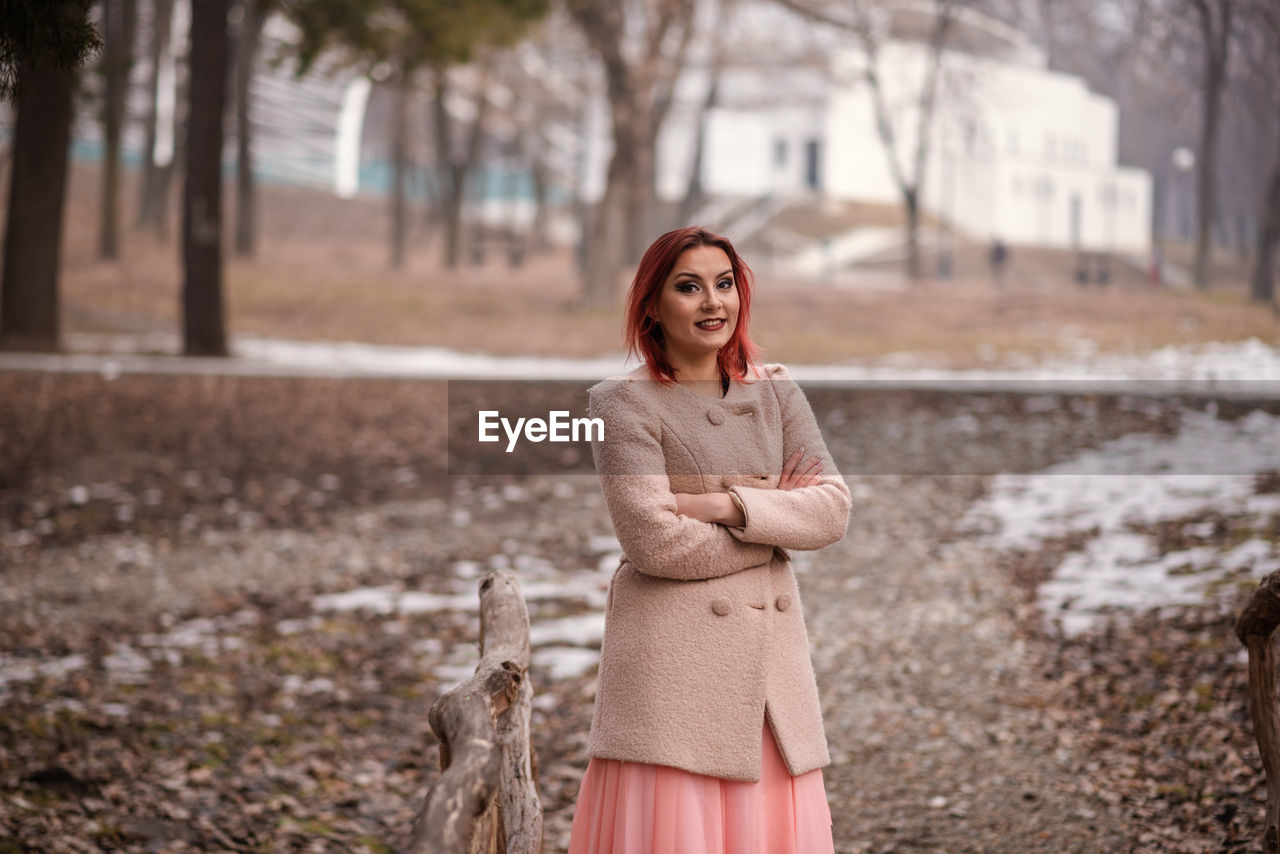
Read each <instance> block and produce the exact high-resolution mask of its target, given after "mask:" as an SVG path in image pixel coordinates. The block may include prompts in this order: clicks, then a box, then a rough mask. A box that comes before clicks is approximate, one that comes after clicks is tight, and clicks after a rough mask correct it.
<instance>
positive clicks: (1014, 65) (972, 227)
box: [592, 2, 1151, 267]
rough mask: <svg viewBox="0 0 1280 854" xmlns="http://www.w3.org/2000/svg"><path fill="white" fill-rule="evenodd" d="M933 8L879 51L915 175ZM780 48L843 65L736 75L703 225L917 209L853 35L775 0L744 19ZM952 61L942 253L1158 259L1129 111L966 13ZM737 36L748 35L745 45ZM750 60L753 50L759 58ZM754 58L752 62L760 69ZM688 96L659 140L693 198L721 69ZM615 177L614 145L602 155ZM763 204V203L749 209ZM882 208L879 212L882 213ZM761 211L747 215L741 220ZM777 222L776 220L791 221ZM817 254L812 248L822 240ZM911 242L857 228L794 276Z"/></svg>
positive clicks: (923, 7)
mask: <svg viewBox="0 0 1280 854" xmlns="http://www.w3.org/2000/svg"><path fill="white" fill-rule="evenodd" d="M931 8H932V4H912V3H909V2H900V3H898V4H896V5H895V7H894V11H893V12H892V13H891V15H890V16H889V17H887V18H885V19H884V20H883V21H882V25H883V26H884V28H885V33H886V35H885V38H884V40H883V42H882V45H881V48H880V51H879V55H878V65H877V67H878V71H879V77H880V79H881V80H882V82H883V90H884V99H885V103H886V104H888V105H890V114H891V116H892V119H893V125H894V130H895V135H896V137H897V145H898V154H899V162H901V163H902V164H904V167H903V168H904V172H905V173H906V175H907V177H908V179H912V178H913V176H914V170H913V167H912V156H911V153H912V151H913V149H914V146H915V133H916V128H917V127H918V122H919V110H918V108H917V107H916V104H918V101H919V93H920V90H921V81H922V80H923V79H924V76H925V72H926V69H927V67H928V64H929V62H930V55H929V48H928V45H927V44H926V43H925V41H924V39H923V38H916V37H915V36H913V35H912V30H913V29H914V30H915V32H916V33H920V34H924V33H927V32H928V30H929V29H930V27H931V19H928V16H929V15H931V12H930V11H928V10H930V9H931ZM739 14H740V15H741V16H742V17H743V19H744V20H746V21H748V23H747V24H744V25H743V26H745V27H747V28H748V29H750V28H751V27H752V26H754V27H755V28H756V29H757V30H760V31H762V32H764V33H766V34H767V35H768V38H770V39H774V40H775V43H782V42H785V41H787V38H788V36H787V35H786V34H787V33H790V34H791V35H790V38H791V39H792V43H794V41H795V35H794V34H795V33H803V36H801V37H800V38H803V39H807V40H808V51H809V52H810V54H811V55H812V54H813V53H815V52H817V51H821V52H822V54H823V55H824V56H825V57H827V59H828V61H829V64H828V65H827V66H826V67H825V68H822V69H817V68H813V67H810V68H807V69H806V68H803V67H797V65H794V64H793V66H792V67H790V68H779V67H776V66H775V67H762V66H760V65H759V64H756V65H754V66H753V65H750V64H747V63H746V62H742V63H740V64H739V65H738V66H737V67H734V68H732V69H730V70H727V71H725V72H724V73H723V74H722V77H721V82H720V87H721V92H722V93H723V94H722V98H721V106H719V107H717V108H715V109H713V110H712V111H710V113H709V114H708V115H707V118H706V122H707V124H706V134H707V138H706V144H705V148H704V160H703V180H704V185H705V187H706V190H707V192H708V193H709V194H710V195H711V196H712V197H713V201H712V203H711V204H710V205H709V206H708V207H707V209H706V210H705V211H704V212H703V221H708V220H709V221H711V222H715V223H716V224H717V225H720V226H722V227H724V228H725V230H726V232H728V233H729V234H730V235H731V236H733V237H735V239H738V240H743V239H747V238H750V237H751V236H753V235H755V234H756V233H758V232H759V230H760V229H764V228H768V227H769V223H770V220H771V216H772V215H774V214H776V213H777V212H778V211H780V210H781V209H783V208H784V207H786V206H787V205H788V204H790V203H794V202H796V201H797V200H804V199H809V200H815V199H822V200H827V201H828V203H830V202H833V201H834V202H837V203H838V202H857V203H863V205H862V206H863V207H864V208H865V207H874V206H877V205H878V206H882V207H884V208H886V209H891V208H892V207H895V206H899V205H900V204H901V199H902V196H901V193H900V192H899V190H898V188H897V186H896V185H895V183H894V180H893V178H892V175H891V172H890V168H889V165H888V160H887V156H886V151H885V147H884V144H883V143H882V142H881V139H880V138H879V135H878V133H877V129H876V127H877V125H876V114H875V111H874V109H873V103H872V98H871V91H870V88H869V86H868V85H867V83H866V82H865V78H864V75H863V73H862V72H863V69H864V68H865V65H864V63H865V62H866V58H865V55H864V53H863V51H862V50H861V48H860V47H859V46H858V44H857V43H856V42H855V41H854V39H853V37H852V35H850V34H845V33H838V32H836V31H834V30H832V29H830V28H823V27H818V26H816V25H814V24H812V23H810V22H807V21H804V20H802V19H800V18H798V17H795V16H794V15H792V14H790V13H787V12H783V11H782V10H780V9H778V8H777V7H776V6H771V5H770V4H766V3H761V4H757V5H754V6H750V5H748V6H745V7H742V10H741V12H740V13H739ZM958 14H959V17H958V18H957V19H956V21H955V22H954V23H953V29H952V40H951V41H950V42H949V44H956V45H958V47H955V48H949V49H948V50H947V51H945V52H944V54H943V72H942V74H941V76H940V90H939V93H938V100H937V109H936V112H935V118H934V122H933V129H932V134H931V145H930V148H929V157H928V160H927V165H926V168H925V176H926V177H925V181H924V186H923V194H922V199H921V202H922V208H923V211H924V213H925V215H926V219H927V220H928V222H929V223H932V225H931V226H926V228H925V229H924V232H925V233H924V234H923V235H922V238H923V241H922V242H923V243H924V244H925V246H926V247H928V246H929V245H930V244H931V242H932V243H936V242H937V241H938V240H939V239H940V237H941V235H942V234H943V232H945V231H947V228H948V226H949V227H950V228H951V229H953V230H954V232H955V233H956V234H958V235H959V236H961V237H962V238H968V239H970V240H974V241H979V242H986V241H990V240H993V239H995V238H1000V239H1001V240H1003V241H1005V242H1006V243H1009V244H1015V245H1017V244H1021V245H1036V246H1044V247H1057V248H1064V249H1080V250H1083V251H1088V252H1108V253H1110V252H1116V253H1124V254H1132V255H1145V254H1146V253H1147V252H1148V251H1149V249H1150V218H1151V180H1150V176H1149V175H1148V174H1147V173H1146V172H1145V171H1143V170H1140V169H1132V168H1126V167H1120V166H1118V165H1117V163H1116V142H1117V111H1116V105H1115V103H1114V102H1113V101H1111V100H1110V99H1108V98H1105V97H1102V96H1100V95H1097V94H1095V93H1092V92H1090V91H1089V90H1088V88H1087V87H1086V85H1085V83H1084V81H1083V80H1081V79H1080V78H1077V77H1073V76H1071V75H1067V74H1062V73H1059V72H1055V71H1051V70H1049V69H1048V68H1047V64H1046V61H1045V57H1044V55H1043V53H1042V52H1041V51H1040V50H1039V49H1037V48H1036V47H1035V46H1034V44H1032V43H1031V41H1030V40H1029V39H1028V38H1026V37H1025V36H1024V35H1022V34H1021V33H1019V32H1017V31H1016V30H1013V29H1012V28H1010V27H1008V26H1007V25H1005V24H1003V23H1001V22H999V21H996V20H994V19H992V18H989V17H986V16H982V15H979V14H977V13H973V12H971V11H969V10H966V9H959V10H958ZM734 37H735V38H737V36H736V35H735V36H734ZM745 53H748V54H750V53H751V51H745ZM748 59H750V57H748ZM685 78H686V79H684V80H682V81H681V86H680V88H679V92H680V93H681V99H680V100H679V101H678V103H677V104H676V106H675V107H674V108H673V110H672V114H671V116H670V118H669V119H668V123H667V125H666V126H664V129H663V134H662V136H661V138H660V141H659V154H658V163H659V166H658V169H659V176H658V189H659V195H660V196H661V197H662V198H663V199H665V200H669V201H670V200H675V199H678V198H680V197H681V196H682V195H683V193H684V191H685V187H686V186H687V183H688V176H689V173H690V169H691V153H692V151H693V150H694V142H693V140H694V136H695V130H696V127H697V122H698V116H699V110H698V107H697V104H698V103H699V102H700V101H701V99H702V96H703V93H704V92H705V87H706V85H707V74H706V72H705V70H699V69H696V68H695V69H694V70H691V71H689V72H686V74H685ZM596 149H597V152H599V153H598V155H597V157H596V160H597V162H596V163H595V168H594V169H593V170H592V171H593V172H594V173H595V174H596V175H598V176H599V175H602V174H603V170H604V166H605V162H606V161H605V156H606V154H607V143H606V144H604V145H601V146H596ZM751 199H756V200H758V203H757V204H754V205H752V204H744V201H746V202H749V201H750V200H751ZM866 203H870V205H868V204H866ZM733 210H737V211H740V212H742V211H745V212H746V213H744V214H743V215H742V216H739V217H738V218H737V219H735V218H734V216H733V214H732V213H730V212H731V211H733ZM775 224H776V223H775ZM810 242H811V243H812V241H810ZM902 242H903V236H902V229H901V228H898V227H889V226H887V225H885V224H884V223H883V222H881V223H880V224H879V225H876V224H875V223H872V222H867V223H861V224H859V223H851V226H850V228H849V229H848V231H847V232H845V233H842V234H836V235H827V236H826V237H825V239H824V241H823V245H822V246H821V247H814V246H809V247H805V246H804V245H803V242H802V241H800V242H795V241H793V244H792V245H793V246H794V248H795V253H794V255H793V257H792V259H791V260H792V261H793V262H794V266H798V267H812V266H814V265H815V264H817V263H818V261H817V260H816V257H815V253H816V252H821V253H823V254H824V258H825V260H824V261H823V263H825V264H827V265H828V266H829V265H830V262H831V253H832V252H833V251H835V252H837V254H838V255H839V258H838V259H837V261H838V263H842V264H843V263H851V262H853V261H856V260H857V258H858V257H859V256H860V255H865V254H869V253H874V252H880V253H883V252H884V251H885V250H886V249H892V247H893V245H894V244H895V243H896V244H897V245H898V246H899V248H900V247H901V244H902Z"/></svg>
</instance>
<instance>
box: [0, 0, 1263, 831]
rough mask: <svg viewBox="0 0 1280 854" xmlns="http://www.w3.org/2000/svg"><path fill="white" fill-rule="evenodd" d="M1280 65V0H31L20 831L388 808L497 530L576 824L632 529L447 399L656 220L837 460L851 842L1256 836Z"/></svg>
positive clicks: (19, 246) (13, 68)
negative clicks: (681, 243)
mask: <svg viewBox="0 0 1280 854" xmlns="http://www.w3.org/2000/svg"><path fill="white" fill-rule="evenodd" d="M1277 80H1280V6H1277V2H1276V0H6V2H4V3H3V4H0V199H2V200H3V205H0V217H3V223H4V225H3V229H4V231H3V234H4V238H3V240H4V243H3V265H2V267H0V851H41V852H63V851H66V852H83V851H93V850H126V851H149V852H155V851H183V850H200V851H205V850H207V851H264V850H270V851H369V852H385V851H392V850H402V849H403V848H404V847H405V845H406V844H407V842H408V840H409V837H410V830H411V827H412V822H413V818H414V815H415V813H416V811H417V809H418V807H419V806H420V805H421V804H422V800H423V796H424V792H425V790H426V786H427V785H429V784H430V783H432V782H433V781H434V780H435V779H437V778H438V774H439V771H438V760H439V751H438V745H437V742H436V736H435V735H433V733H432V732H431V730H430V728H429V726H428V725H427V720H426V711H427V709H428V708H429V706H430V704H431V703H432V702H433V701H434V700H435V698H436V697H438V696H440V695H441V694H442V693H444V692H445V691H447V690H448V689H449V688H450V687H452V686H454V685H457V684H458V683H459V682H461V681H463V680H465V679H467V678H468V677H469V676H470V675H471V673H472V671H473V668H474V667H475V664H476V649H475V641H476V638H477V634H478V631H479V627H478V620H477V599H476V587H477V584H478V583H479V582H480V580H481V579H482V578H483V577H484V575H485V573H486V572H487V571H489V570H491V569H503V570H509V571H512V572H514V573H515V574H516V575H517V576H518V578H519V579H520V583H521V584H522V586H523V592H524V596H525V599H526V601H527V603H528V607H529V612H530V615H531V617H532V637H531V643H532V649H533V653H532V663H531V667H530V671H529V673H530V679H531V680H532V683H533V686H534V690H535V697H534V701H533V710H532V721H533V746H534V748H535V750H536V752H537V755H538V757H539V771H538V788H539V792H540V795H541V797H542V807H543V814H544V818H545V823H544V849H543V850H545V851H548V852H550V851H562V850H564V848H565V845H566V843H567V839H568V831H569V826H570V821H571V817H572V812H573V804H574V798H575V795H576V792H577V786H578V783H579V780H580V778H581V774H582V772H583V770H584V769H585V767H586V763H587V733H588V731H589V727H590V719H591V710H592V701H593V699H594V695H595V671H596V663H597V661H598V655H599V648H600V644H601V638H602V635H603V622H604V609H605V604H606V601H607V592H608V585H609V582H610V578H611V575H612V573H613V571H614V570H615V569H616V567H617V566H618V561H619V558H620V555H621V549H620V546H619V544H618V541H617V539H616V538H615V537H614V535H613V531H612V527H611V522H610V519H609V514H608V512H607V508H605V507H604V506H603V502H602V499H601V495H600V492H599V488H598V484H597V483H596V480H595V478H594V475H592V474H590V473H589V472H590V453H589V450H588V449H587V448H586V447H585V446H580V447H577V448H574V449H571V450H572V451H573V453H565V454H557V455H553V457H549V458H550V459H552V462H550V463H548V462H546V461H545V460H544V459H543V458H539V459H538V460H535V461H534V462H530V463H528V464H525V463H524V462H520V463H519V464H516V463H513V462H509V461H506V460H505V458H504V460H503V463H504V464H505V465H506V467H505V468H501V467H496V468H495V467H493V466H492V459H489V458H483V455H479V454H475V453H474V451H475V448H474V447H471V448H468V446H467V445H468V443H469V442H472V440H473V439H474V435H473V434H472V433H471V432H469V431H470V429H471V427H472V426H474V424H475V421H474V414H475V413H474V409H475V408H476V407H480V406H487V405H489V403H488V402H489V401H492V400H501V401H504V402H505V401H511V402H512V403H511V406H512V407H518V406H528V407H530V410H529V411H528V412H525V411H523V410H520V411H519V414H521V415H524V414H534V413H535V412H539V413H541V412H545V411H546V410H547V409H548V408H549V407H550V406H552V405H553V402H554V405H555V406H561V405H563V406H566V407H568V408H574V407H575V406H579V407H580V406H584V405H585V399H584V396H583V395H582V394H581V390H582V389H583V388H584V387H585V386H586V385H588V384H590V383H592V382H595V381H597V380H598V379H600V378H603V377H605V376H607V375H609V374H613V373H616V372H618V371H619V370H620V369H622V368H623V367H624V366H625V365H626V360H625V358H624V353H623V346H622V342H621V304H622V297H623V295H624V293H625V289H626V287H627V284H628V283H629V281H630V277H631V275H632V273H633V271H634V267H635V264H636V262H637V260H638V258H639V256H640V254H641V252H642V251H643V249H644V248H645V247H646V246H647V245H648V244H649V242H650V241H651V240H652V239H653V238H655V237H656V236H657V235H658V234H660V233H661V232H663V231H664V230H666V229H669V228H673V227H676V226H680V225H685V224H700V225H706V226H709V227H711V228H713V229H716V230H719V231H721V232H723V233H725V234H726V235H728V236H729V237H730V238H731V239H732V240H733V241H734V242H735V244H736V245H737V246H738V247H739V249H740V250H741V251H742V253H743V254H744V256H745V258H746V260H747V261H748V263H749V264H750V265H751V266H752V268H753V270H754V272H755V286H756V287H755V297H754V299H755V302H754V303H753V306H752V319H751V324H752V325H751V333H752V336H753V338H754V339H755V340H756V341H757V342H758V343H759V344H761V345H762V346H763V348H764V356H765V359H766V360H768V361H780V362H785V363H787V364H788V365H789V366H790V368H791V370H792V373H793V375H794V376H796V377H797V379H798V380H800V381H801V382H803V383H804V384H805V387H806V393H807V394H808V397H809V399H810V401H811V403H812V405H813V409H814V412H815V415H816V417H817V418H818V420H819V423H820V425H821V428H822V431H823V435H824V437H825V438H826V441H827V443H828V445H829V447H830V450H831V452H832V456H833V459H834V460H835V461H836V462H837V464H838V466H839V468H840V470H841V473H842V474H843V475H844V476H845V477H846V479H847V480H848V482H849V484H850V488H851V490H852V492H853V495H854V512H853V516H852V519H851V523H850V529H849V533H848V535H847V536H846V538H845V539H844V541H842V542H841V543H839V544H835V545H833V546H831V547H829V548H827V549H825V550H823V551H822V552H820V553H818V554H816V555H814V554H808V553H797V556H796V564H795V566H796V570H797V573H798V577H799V579H800V586H801V590H802V593H803V595H804V608H805V615H806V620H807V621H808V625H809V630H810V638H811V652H812V656H813V661H814V666H815V672H816V673H817V676H818V681H819V686H820V689H821V692H822V697H823V700H824V709H823V712H824V719H825V721H826V723H827V731H828V736H829V740H830V743H831V751H832V756H833V759H834V763H833V765H832V766H830V767H829V768H828V769H827V770H826V782H827V789H828V794H829V798H830V801H831V805H832V812H833V815H834V817H835V827H834V831H835V839H836V844H837V850H838V851H840V852H842V854H845V852H849V854H853V853H854V852H856V853H857V854H872V852H875V853H876V854H888V852H906V851H918V852H944V851H945V852H991V851H996V852H1017V854H1027V852H1054V854H1059V852H1064V851H1075V852H1090V854H1092V852H1102V851H1133V852H1170V854H1174V852H1176V854H1187V852H1221V851H1232V852H1234V851H1252V850H1256V848H1257V840H1258V837H1259V836H1260V835H1261V833H1262V830H1263V827H1262V824H1263V814H1264V806H1263V798H1264V794H1265V778H1264V775H1263V770H1262V764H1261V762H1260V760H1259V757H1258V753H1257V749H1256V747H1255V745H1254V742H1253V734H1252V729H1251V727H1250V724H1249V718H1248V712H1247V710H1246V703H1245V697H1246V692H1247V686H1246V681H1247V680H1246V675H1245V667H1244V659H1243V658H1242V651H1241V647H1240V645H1239V644H1238V642H1237V641H1236V639H1235V637H1234V629H1233V626H1234V622H1235V617H1236V615H1237V614H1238V613H1239V610H1240V608H1241V607H1242V605H1243V602H1244V601H1245V599H1246V598H1247V597H1248V595H1250V594H1251V593H1252V591H1253V590H1254V589H1255V588H1256V587H1257V582H1258V579H1259V578H1261V577H1262V576H1264V575H1266V574H1267V573H1269V572H1272V571H1275V570H1280V349H1278V348H1280V326H1278V325H1277V324H1278V320H1277V309H1276V297H1275V290H1274V283H1275V278H1276V272H1277V246H1278V245H1280V87H1278V86H1277V85H1276V81H1277ZM551 378H555V379H558V380H568V381H569V382H568V383H565V384H556V383H550V382H529V380H546V379H551ZM463 380H466V381H467V382H466V383H463V382H462V381H463ZM468 407H470V408H468ZM497 408H502V407H501V406H498V407H497ZM460 448H461V449H462V450H459V449H460ZM485 465H489V466H490V468H487V469H486V468H485ZM495 472H499V473H495Z"/></svg>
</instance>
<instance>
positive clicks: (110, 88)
mask: <svg viewBox="0 0 1280 854" xmlns="http://www.w3.org/2000/svg"><path fill="white" fill-rule="evenodd" d="M102 18H103V29H104V30H105V31H106V32H105V39H104V41H105V46H104V51H103V57H102V76H103V83H104V92H103V98H102V143H103V151H102V212H101V220H100V223H99V226H100V230H99V233H98V256H99V257H101V258H106V259H114V258H118V257H120V137H121V134H122V133H123V131H124V123H125V118H126V116H125V96H126V95H127V94H128V91H129V68H130V66H132V65H133V39H134V32H135V30H136V27H135V21H136V19H137V0H103V2H102Z"/></svg>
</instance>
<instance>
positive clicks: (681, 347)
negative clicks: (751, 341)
mask: <svg viewBox="0 0 1280 854" xmlns="http://www.w3.org/2000/svg"><path fill="white" fill-rule="evenodd" d="M654 316H655V317H656V318H657V320H658V323H659V324H660V325H661V326H662V349H663V351H664V352H666V354H667V358H668V359H670V360H671V361H672V362H673V363H679V362H684V363H689V362H693V361H698V360H700V359H701V358H703V357H705V356H706V355H707V354H708V353H711V354H714V353H715V352H716V351H718V350H719V349H720V348H721V347H723V346H724V345H725V344H727V343H729V337H730V336H731V335H733V330H734V329H736V328H737V326H738V283H737V282H735V281H734V278H733V265H732V264H731V263H730V262H729V256H728V255H726V254H725V251H724V250H723V249H721V248H719V247H718V246H694V247H691V248H689V249H686V250H685V251H684V252H682V253H681V254H680V257H679V258H677V259H676V263H675V266H673V267H672V268H671V273H670V275H668V276H667V280H666V281H665V282H663V284H662V293H661V295H660V296H659V297H658V304H657V306H656V309H655V314H654Z"/></svg>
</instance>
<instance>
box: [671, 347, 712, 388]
mask: <svg viewBox="0 0 1280 854" xmlns="http://www.w3.org/2000/svg"><path fill="white" fill-rule="evenodd" d="M667 360H668V362H670V364H671V369H672V371H673V372H674V374H675V378H676V382H678V383H681V384H686V383H701V382H710V383H714V384H715V385H716V387H717V388H719V386H720V363H719V362H718V361H717V360H716V354H715V353H712V354H711V355H710V358H706V359H699V360H697V361H685V360H683V359H678V358H677V359H673V358H671V356H670V355H668V356H667Z"/></svg>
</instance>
